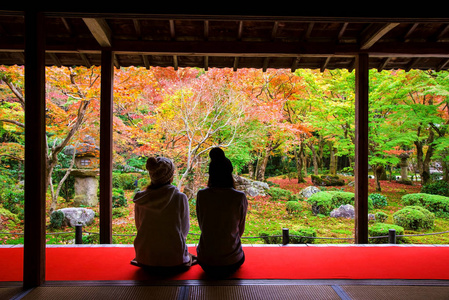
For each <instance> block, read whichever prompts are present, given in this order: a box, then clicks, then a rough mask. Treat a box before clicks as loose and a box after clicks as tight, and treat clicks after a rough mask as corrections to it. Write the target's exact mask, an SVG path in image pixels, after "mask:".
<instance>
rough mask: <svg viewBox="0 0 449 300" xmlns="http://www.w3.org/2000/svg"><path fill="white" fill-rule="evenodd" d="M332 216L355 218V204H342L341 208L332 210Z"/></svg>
mask: <svg viewBox="0 0 449 300" xmlns="http://www.w3.org/2000/svg"><path fill="white" fill-rule="evenodd" d="M330 216H331V217H332V218H347V219H354V216H355V211H354V206H352V205H351V204H345V205H341V206H340V207H339V208H336V209H334V210H333V211H331V214H330Z"/></svg>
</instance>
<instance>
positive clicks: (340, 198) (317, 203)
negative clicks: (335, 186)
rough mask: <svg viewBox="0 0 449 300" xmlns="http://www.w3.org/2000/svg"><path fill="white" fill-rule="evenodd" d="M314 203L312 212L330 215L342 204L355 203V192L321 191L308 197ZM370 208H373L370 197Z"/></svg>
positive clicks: (308, 200)
mask: <svg viewBox="0 0 449 300" xmlns="http://www.w3.org/2000/svg"><path fill="white" fill-rule="evenodd" d="M307 202H308V203H309V204H310V205H312V212H313V213H314V214H315V215H317V214H323V215H329V214H330V212H331V211H332V210H333V209H334V208H338V207H340V206H341V205H345V204H351V205H354V193H351V192H340V191H321V192H318V193H315V194H313V195H312V196H310V198H309V199H307ZM368 208H369V209H371V208H372V201H371V200H370V199H368Z"/></svg>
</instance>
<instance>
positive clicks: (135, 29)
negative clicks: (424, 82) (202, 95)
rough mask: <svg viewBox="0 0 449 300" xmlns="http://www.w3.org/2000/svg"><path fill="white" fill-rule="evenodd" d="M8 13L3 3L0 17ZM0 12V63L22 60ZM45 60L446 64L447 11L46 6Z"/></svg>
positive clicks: (16, 34)
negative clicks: (377, 13)
mask: <svg viewBox="0 0 449 300" xmlns="http://www.w3.org/2000/svg"><path fill="white" fill-rule="evenodd" d="M2 14H5V12H4V11H0V17H1V16H2ZM4 16H5V17H4V18H0V64H22V63H23V62H24V60H23V47H24V37H23V33H21V32H20V31H18V30H17V29H15V28H22V27H23V15H22V14H21V12H15V13H11V12H9V13H6V14H5V15H4ZM45 16H46V17H45V18H46V22H48V25H47V27H48V28H47V29H48V33H47V38H46V45H47V51H46V52H47V57H46V64H47V65H61V66H71V65H84V66H88V67H90V66H93V65H99V63H100V57H101V51H102V50H103V49H108V50H111V51H113V54H114V56H113V60H114V65H115V66H116V67H121V66H123V67H126V66H131V65H134V66H143V67H146V68H150V67H152V66H162V67H169V66H171V67H174V68H181V67H189V66H191V67H201V68H204V69H206V70H207V69H208V68H213V67H220V68H221V67H229V68H233V69H234V70H237V69H238V68H259V69H262V70H264V71H265V70H267V69H269V68H287V69H291V70H296V69H298V68H312V69H319V70H322V71H323V70H325V69H335V68H347V69H349V70H351V69H353V66H354V59H353V58H354V56H355V55H357V54H359V53H366V54H368V55H369V57H370V68H377V69H379V70H383V69H397V68H401V69H410V68H418V69H434V70H445V69H448V68H449V64H448V60H449V17H448V18H441V17H439V18H431V19H429V18H423V17H421V18H419V17H417V18H405V17H399V18H394V17H383V18H378V17H366V18H363V17H333V16H332V15H329V16H321V17H313V16H310V15H307V16H302V17H299V16H287V17H284V16H281V17H275V16H261V15H254V16H251V15H243V16H233V15H192V14H190V15H178V14H167V15H163V14H152V15H151V14H145V13H133V14H126V13H118V14H117V13H115V14H112V13H77V12H46V13H45Z"/></svg>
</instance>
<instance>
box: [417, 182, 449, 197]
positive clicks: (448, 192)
mask: <svg viewBox="0 0 449 300" xmlns="http://www.w3.org/2000/svg"><path fill="white" fill-rule="evenodd" d="M421 193H425V194H432V195H441V196H446V197H449V182H446V181H443V180H438V181H435V182H432V183H429V184H426V185H425V186H423V187H422V188H421Z"/></svg>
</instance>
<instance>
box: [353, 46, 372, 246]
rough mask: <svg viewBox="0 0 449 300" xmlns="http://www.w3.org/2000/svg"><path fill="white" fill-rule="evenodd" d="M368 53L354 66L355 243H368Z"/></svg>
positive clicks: (359, 57) (359, 58) (362, 55)
mask: <svg viewBox="0 0 449 300" xmlns="http://www.w3.org/2000/svg"><path fill="white" fill-rule="evenodd" d="M368 60H369V58H368V55H367V54H359V55H358V56H357V57H356V67H355V174H354V175H355V243H356V244H368V88H369V72H368V71H369V66H368Z"/></svg>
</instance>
